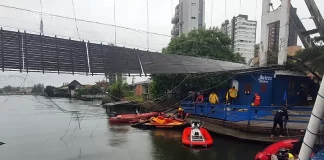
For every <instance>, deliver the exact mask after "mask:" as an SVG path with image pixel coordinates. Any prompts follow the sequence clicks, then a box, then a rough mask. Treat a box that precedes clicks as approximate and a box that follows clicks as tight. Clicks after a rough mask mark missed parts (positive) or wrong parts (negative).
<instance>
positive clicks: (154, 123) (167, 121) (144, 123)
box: [131, 116, 190, 129]
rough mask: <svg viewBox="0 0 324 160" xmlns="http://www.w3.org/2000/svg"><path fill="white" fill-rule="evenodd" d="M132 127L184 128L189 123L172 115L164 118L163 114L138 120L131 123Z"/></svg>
mask: <svg viewBox="0 0 324 160" xmlns="http://www.w3.org/2000/svg"><path fill="white" fill-rule="evenodd" d="M131 126H132V127H135V128H140V129H184V128H186V127H188V126H190V124H188V123H187V122H186V121H184V120H177V119H174V118H172V117H169V118H165V117H163V116H158V117H152V118H151V119H149V120H143V119H141V120H139V121H138V122H137V123H133V124H131Z"/></svg>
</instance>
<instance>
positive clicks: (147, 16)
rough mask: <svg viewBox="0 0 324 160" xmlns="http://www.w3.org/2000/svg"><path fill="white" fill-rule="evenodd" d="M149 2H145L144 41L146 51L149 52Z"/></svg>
mask: <svg viewBox="0 0 324 160" xmlns="http://www.w3.org/2000/svg"><path fill="white" fill-rule="evenodd" d="M148 1H149V0H146V25H147V26H146V39H147V50H150V42H149V2H148Z"/></svg>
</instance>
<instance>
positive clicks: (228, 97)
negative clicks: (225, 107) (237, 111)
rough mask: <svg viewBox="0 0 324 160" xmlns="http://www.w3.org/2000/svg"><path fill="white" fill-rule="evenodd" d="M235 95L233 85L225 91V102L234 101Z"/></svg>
mask: <svg viewBox="0 0 324 160" xmlns="http://www.w3.org/2000/svg"><path fill="white" fill-rule="evenodd" d="M236 97H237V89H235V86H233V87H232V88H231V89H229V90H228V92H227V93H226V101H227V104H232V103H234V100H235V99H236Z"/></svg>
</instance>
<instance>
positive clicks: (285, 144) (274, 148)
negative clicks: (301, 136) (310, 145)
mask: <svg viewBox="0 0 324 160" xmlns="http://www.w3.org/2000/svg"><path fill="white" fill-rule="evenodd" d="M297 141H298V139H290V140H283V141H279V142H276V143H273V144H271V145H270V146H268V147H267V148H265V149H264V150H263V151H262V152H259V153H258V154H257V155H256V156H255V160H271V155H274V154H277V152H278V151H279V150H280V149H281V148H286V149H290V150H291V149H292V148H293V146H294V143H295V142H297Z"/></svg>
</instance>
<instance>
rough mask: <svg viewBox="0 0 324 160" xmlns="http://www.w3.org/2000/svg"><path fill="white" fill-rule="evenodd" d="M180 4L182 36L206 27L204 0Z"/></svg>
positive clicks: (183, 0) (180, 29) (185, 0)
mask: <svg viewBox="0 0 324 160" xmlns="http://www.w3.org/2000/svg"><path fill="white" fill-rule="evenodd" d="M179 3H180V6H179V25H180V27H179V31H180V34H181V33H188V32H190V31H191V30H194V29H199V28H204V27H205V1H204V0H180V1H179Z"/></svg>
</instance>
